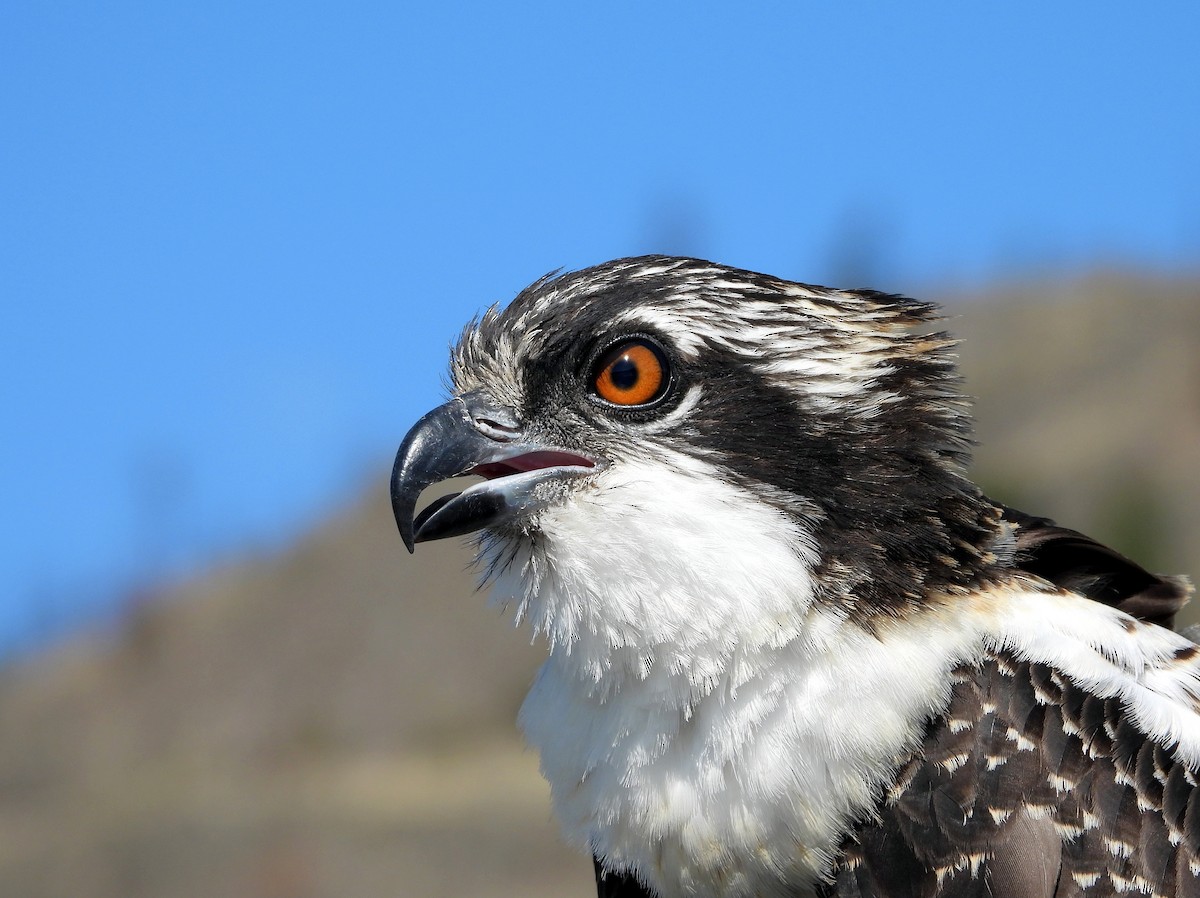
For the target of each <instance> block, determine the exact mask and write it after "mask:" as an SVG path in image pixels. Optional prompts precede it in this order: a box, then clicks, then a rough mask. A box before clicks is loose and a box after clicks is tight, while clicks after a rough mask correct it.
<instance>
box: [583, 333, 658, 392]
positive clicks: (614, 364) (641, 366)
mask: <svg viewBox="0 0 1200 898" xmlns="http://www.w3.org/2000/svg"><path fill="white" fill-rule="evenodd" d="M668 383H669V379H668V377H667V357H666V356H665V355H663V351H662V350H661V349H659V348H658V347H657V346H655V345H654V344H653V343H651V342H650V341H648V340H631V341H629V342H628V343H621V344H620V345H618V346H616V347H614V348H613V349H612V350H610V351H609V352H607V353H605V354H604V355H603V356H602V357H601V359H600V362H599V364H598V365H597V366H596V377H595V380H594V381H593V386H594V387H595V390H596V395H597V396H599V397H600V398H601V399H603V400H605V401H606V402H611V403H612V404H613V405H626V406H629V405H646V404H647V403H649V402H653V401H654V400H655V399H658V398H660V397H661V396H662V395H663V394H664V393H665V392H666V391H667V385H668Z"/></svg>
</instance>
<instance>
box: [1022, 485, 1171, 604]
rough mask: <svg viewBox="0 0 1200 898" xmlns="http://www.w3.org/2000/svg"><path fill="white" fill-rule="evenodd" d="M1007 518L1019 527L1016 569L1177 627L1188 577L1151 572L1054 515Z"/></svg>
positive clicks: (1024, 515)
mask: <svg viewBox="0 0 1200 898" xmlns="http://www.w3.org/2000/svg"><path fill="white" fill-rule="evenodd" d="M1004 520H1006V521H1008V522H1010V523H1012V524H1015V525H1016V537H1017V556H1016V564H1017V567H1019V568H1021V569H1022V570H1024V571H1028V572H1029V573H1031V574H1034V575H1036V576H1038V577H1041V578H1042V579H1044V580H1048V581H1050V582H1051V583H1053V584H1055V585H1056V586H1060V587H1062V588H1064V589H1069V590H1071V591H1073V592H1077V593H1079V594H1080V595H1085V596H1087V597H1088V598H1089V599H1094V600H1095V601H1097V602H1103V603H1104V604H1105V605H1112V606H1114V607H1116V608H1120V609H1121V610H1122V611H1124V612H1125V613H1127V614H1131V615H1133V616H1134V617H1136V618H1138V619H1139V620H1144V621H1147V622H1149V623H1153V624H1159V625H1160V626H1163V627H1173V626H1174V625H1175V615H1176V614H1177V613H1178V612H1179V610H1180V609H1181V608H1183V606H1184V605H1185V604H1186V603H1187V600H1188V597H1189V595H1190V594H1191V591H1192V589H1191V585H1190V584H1189V583H1188V582H1187V580H1186V579H1184V578H1182V577H1164V576H1158V575H1155V574H1151V573H1150V572H1149V571H1147V570H1146V569H1145V568H1143V567H1141V566H1140V565H1139V564H1137V563H1136V562H1134V561H1131V560H1130V559H1128V558H1126V557H1125V556H1124V555H1122V554H1121V553H1120V552H1117V551H1116V550H1114V549H1110V548H1109V547H1108V546H1105V545H1101V544H1100V543H1098V542H1096V541H1095V540H1094V539H1092V538H1091V537H1089V536H1085V535H1084V534H1082V533H1079V532H1078V531H1076V530H1070V529H1068V528H1066V527H1059V526H1058V525H1057V524H1056V523H1054V521H1052V520H1050V519H1049V518H1038V517H1034V516H1032V515H1027V514H1025V513H1024V512H1020V511H1017V510H1016V509H1013V508H1005V509H1004Z"/></svg>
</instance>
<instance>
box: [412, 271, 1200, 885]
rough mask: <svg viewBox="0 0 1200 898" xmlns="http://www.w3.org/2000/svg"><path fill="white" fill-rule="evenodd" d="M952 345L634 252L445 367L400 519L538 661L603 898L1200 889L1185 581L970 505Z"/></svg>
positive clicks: (931, 314) (1046, 526)
mask: <svg viewBox="0 0 1200 898" xmlns="http://www.w3.org/2000/svg"><path fill="white" fill-rule="evenodd" d="M942 321H943V319H942V317H941V313H940V310H939V309H938V307H937V306H935V305H934V304H930V303H925V302H920V301H917V300H914V299H909V298H906V297H903V296H899V295H892V294H887V293H881V292H876V291H871V290H840V289H833V288H826V287H819V286H810V285H805V284H801V283H797V282H792V281H788V280H785V279H781V278H777V277H772V276H770V275H766V274H761V273H756V272H751V271H746V270H742V269H738V268H732V267H727V266H723V265H719V264H716V263H713V262H709V261H705V260H702V259H691V258H677V257H668V256H641V257H636V258H627V259H618V260H615V261H611V262H607V263H604V264H601V265H597V266H594V267H590V268H584V269H581V270H578V271H569V272H555V273H552V274H550V275H547V276H545V277H543V278H541V279H539V280H537V281H536V282H534V283H533V284H532V285H531V286H529V287H528V288H526V289H525V290H523V291H522V292H521V293H520V294H519V295H517V296H516V297H515V299H513V300H512V301H511V302H510V303H509V304H508V305H507V306H506V307H504V308H500V307H497V306H493V307H491V308H489V309H487V310H486V311H485V312H483V313H482V314H481V315H479V316H477V317H476V318H475V319H474V320H472V321H471V322H470V323H469V324H468V325H467V327H466V328H465V330H464V331H463V332H462V334H461V337H460V338H459V339H458V341H457V343H456V344H455V345H454V346H453V347H452V350H451V359H450V381H449V390H450V396H449V400H448V401H447V402H446V403H445V404H443V405H441V406H439V407H438V408H436V409H434V410H433V411H431V412H429V413H428V414H427V415H425V416H424V417H422V418H421V419H420V420H419V421H418V422H417V423H416V424H415V425H414V426H413V427H412V429H411V430H410V431H409V432H408V434H407V435H406V436H405V437H404V438H403V441H402V442H401V444H400V447H399V450H398V452H397V455H396V460H395V464H394V467H393V470H392V478H391V484H390V487H391V498H392V505H393V511H394V513H395V517H396V522H397V525H398V527H399V530H400V535H401V537H402V539H403V541H404V543H405V545H406V547H407V548H408V550H409V552H412V551H413V549H414V545H415V543H418V542H425V541H429V540H437V539H443V538H448V537H455V536H464V535H471V536H472V538H473V539H474V540H475V547H476V552H477V556H478V561H479V563H480V566H481V568H480V569H481V571H482V572H483V573H482V577H483V580H484V581H485V582H487V583H488V584H490V586H491V589H492V591H493V598H494V600H495V601H498V602H499V603H500V604H501V605H503V606H505V607H507V608H509V609H511V610H512V612H513V615H514V617H515V618H516V619H517V620H518V621H523V622H525V623H526V624H528V625H529V626H531V627H532V630H533V631H534V633H535V634H537V636H538V637H540V638H541V640H542V641H543V642H544V644H545V646H546V655H545V661H544V663H543V665H542V667H541V668H540V670H539V672H538V673H537V675H536V677H535V679H534V681H533V683H532V686H531V687H530V690H529V693H528V695H527V697H526V698H525V701H524V703H523V705H522V707H521V710H520V712H519V716H518V723H519V725H520V727H521V729H522V730H523V733H524V736H525V738H526V740H527V741H528V743H529V744H530V745H531V746H532V747H533V748H534V749H536V751H537V752H538V754H539V758H540V767H541V772H542V774H543V776H544V777H545V778H546V779H547V780H548V782H549V785H550V795H551V802H552V805H553V810H554V814H555V816H556V818H557V820H558V823H559V825H560V827H561V830H562V832H563V835H564V836H565V838H566V840H567V841H568V842H569V843H571V844H573V845H575V846H577V847H578V848H579V849H581V850H582V851H584V852H587V853H588V854H590V855H591V857H592V859H593V864H594V868H595V878H596V887H597V894H598V896H599V898H684V896H693V898H699V896H705V898H717V896H720V898H748V896H755V898H783V896H811V898H869V896H878V898H884V896H886V898H893V896H895V898H899V896H913V898H918V896H920V898H965V896H1001V898H1055V896H1087V898H1092V896H1112V895H1124V894H1132V895H1153V896H1185V895H1186V896H1193V895H1200V795H1198V794H1197V789H1196V784H1197V779H1198V777H1200V648H1198V647H1197V645H1196V644H1195V643H1193V642H1192V641H1190V640H1189V639H1187V638H1185V637H1184V636H1182V635H1180V634H1178V633H1176V632H1174V631H1173V629H1172V626H1173V622H1174V616H1175V614H1176V613H1177V612H1178V611H1179V609H1180V608H1181V607H1182V606H1183V605H1184V603H1185V602H1186V601H1187V600H1188V597H1189V595H1190V593H1191V585H1190V583H1189V582H1188V580H1187V579H1186V578H1184V577H1169V576H1159V575H1154V574H1151V573H1149V572H1147V571H1146V570H1145V569H1143V568H1142V567H1141V566H1139V565H1138V564H1137V563H1135V562H1134V561H1132V560H1130V559H1128V558H1126V557H1124V556H1123V555H1121V554H1120V553H1118V552H1117V551H1115V550H1113V549H1111V548H1108V547H1106V546H1104V545H1102V544H1101V543H1099V542H1097V541H1095V540H1093V539H1091V538H1089V537H1087V536H1085V535H1083V534H1082V533H1079V532H1076V531H1074V530H1071V529H1069V528H1066V527H1061V526H1059V525H1058V524H1056V523H1055V522H1054V521H1052V520H1049V519H1047V518H1041V517H1036V516H1033V515H1029V514H1025V513H1022V512H1020V511H1017V510H1016V509H1012V508H1009V507H1006V506H1005V505H1004V504H1002V503H1000V502H996V501H993V500H991V499H989V498H988V497H987V496H986V495H985V494H984V493H983V491H982V490H981V489H980V488H979V487H978V486H977V485H976V484H975V483H974V482H973V481H972V480H971V479H970V475H969V464H970V456H971V449H972V446H973V435H972V433H973V431H972V427H973V423H972V416H971V411H970V404H969V401H968V399H967V398H966V396H965V395H964V392H963V385H962V379H961V376H960V375H959V373H958V370H957V366H956V361H955V351H956V350H955V346H956V342H955V340H954V339H953V338H952V337H951V336H950V335H949V334H948V333H947V332H946V331H945V330H944V325H943V324H942ZM462 475H474V476H476V477H477V478H480V479H477V480H476V481H475V482H473V483H471V484H470V485H469V486H468V487H467V488H466V489H464V490H462V491H461V492H459V493H455V494H451V495H449V496H444V497H442V498H439V499H436V500H434V501H433V502H431V503H429V504H428V505H427V506H426V507H425V508H423V509H422V510H421V511H420V512H419V513H418V512H417V505H418V504H419V502H420V496H421V494H422V491H423V490H425V489H426V488H427V487H429V486H431V485H433V484H436V483H440V482H441V481H443V480H446V479H449V478H451V477H457V476H462Z"/></svg>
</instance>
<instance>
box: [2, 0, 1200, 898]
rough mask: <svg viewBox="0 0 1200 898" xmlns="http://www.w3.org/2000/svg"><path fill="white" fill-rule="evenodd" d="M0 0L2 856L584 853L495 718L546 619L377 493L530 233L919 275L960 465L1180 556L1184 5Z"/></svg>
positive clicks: (171, 896) (1192, 444) (265, 895)
mask: <svg viewBox="0 0 1200 898" xmlns="http://www.w3.org/2000/svg"><path fill="white" fill-rule="evenodd" d="M2 21H3V24H2V25H0V116H2V121H3V128H2V130H0V302H2V303H3V306H2V308H3V319H2V321H0V366H2V367H0V375H2V376H0V399H2V400H3V406H2V407H3V409H4V418H5V421H6V427H5V429H4V439H3V441H2V442H0V489H2V490H3V496H4V501H3V514H2V515H0V528H3V529H2V530H0V895H19V896H31V898H35V896H95V898H109V896H112V898H117V896H122V898H126V896H133V898H137V896H147V898H149V896H154V898H176V896H179V898H183V896H199V895H203V896H215V895H230V896H247V898H285V896H286V898H308V896H339V898H340V896H378V895H397V896H410V895H411V896H436V898H440V896H446V898H450V896H455V898H471V896H483V895H488V896H493V895H525V896H535V898H537V896H547V898H549V896H567V898H570V896H581V898H582V896H586V895H589V894H593V891H592V886H591V885H590V877H591V872H590V864H589V863H588V861H587V859H586V858H583V857H581V856H579V855H576V854H574V853H572V852H571V851H570V850H569V849H567V848H566V847H564V846H563V845H562V844H561V843H560V842H559V840H558V836H557V833H556V830H555V828H554V826H553V824H552V821H551V819H550V814H549V807H548V800H547V795H546V790H545V787H544V786H543V784H542V782H541V780H540V779H539V777H538V776H537V771H536V759H535V758H533V757H532V756H531V755H530V754H529V753H528V752H525V751H524V750H523V749H522V748H521V743H520V740H519V738H518V736H517V733H516V731H515V726H514V716H515V713H516V708H517V706H518V704H519V702H520V699H521V696H522V694H523V692H524V690H525V688H526V686H527V685H528V682H529V680H530V677H531V676H532V672H533V670H534V669H535V667H536V664H537V662H538V659H539V657H540V648H539V647H537V646H530V645H528V637H527V636H526V634H525V633H523V632H520V631H515V630H514V629H513V628H512V627H511V625H510V623H509V622H508V621H507V620H506V619H504V618H503V617H502V616H501V615H500V613H499V612H498V611H496V610H493V609H488V608H486V607H485V600H484V597H483V596H481V595H480V594H478V593H476V592H474V590H473V582H474V580H473V575H472V574H471V573H470V571H469V570H468V565H469V557H468V555H467V553H466V550H465V548H464V547H462V546H458V545H452V544H450V543H437V544H431V545H428V546H423V547H422V548H421V551H420V552H419V553H418V554H417V555H416V556H415V557H414V558H409V557H408V556H407V555H406V554H405V553H404V551H403V548H402V546H401V545H400V542H399V539H398V537H397V536H396V534H395V530H394V524H393V522H392V520H391V514H390V511H389V509H388V506H387V498H386V480H387V475H388V472H389V470H390V466H391V455H392V453H393V452H394V450H395V447H396V445H397V443H398V442H399V440H400V438H401V437H402V436H403V434H404V432H405V431H406V430H407V428H408V427H409V425H410V424H411V423H413V422H414V421H415V420H416V418H417V417H418V416H419V415H420V414H421V413H422V412H423V411H425V410H427V409H428V408H429V407H431V406H432V405H434V404H436V403H437V402H438V401H439V396H440V379H441V376H442V372H443V371H444V369H445V350H446V345H447V343H448V342H449V341H450V340H452V339H453V338H454V336H455V335H456V334H457V332H458V330H459V329H460V328H461V326H462V325H463V323H464V322H465V321H466V320H467V319H468V318H469V317H470V316H471V315H472V314H474V313H475V312H476V311H478V310H480V309H481V308H483V307H485V306H486V305H488V304H490V303H492V302H498V301H505V300H507V299H509V298H511V296H512V295H514V294H515V293H516V291H517V290H519V289H520V288H521V287H522V286H524V285H525V284H526V283H528V282H529V281H531V280H533V279H534V278H536V277H537V276H539V275H541V274H543V273H544V272H546V271H548V270H551V269H554V268H558V267H566V268H577V267H581V266H584V265H588V264H592V263H595V262H599V261H602V260H605V259H608V258H612V257H616V256H621V255H630V254H636V253H644V252H673V253H685V254H692V255H699V256H704V257H708V258H713V259H716V260H719V261H722V262H726V263H729V264H733V265H738V266H742V267H747V268H752V269H757V270H762V271H768V272H771V273H773V274H778V275H781V276H785V277H791V278H795V279H798V280H805V281H809V282H814V283H826V284H835V285H840V286H870V287H875V288H878V289H883V290H888V291H892V292H902V293H907V294H910V295H915V296H919V297H921V298H928V299H935V300H938V301H941V302H943V303H945V304H946V306H947V311H948V314H949V315H950V322H949V326H950V328H951V329H952V330H954V331H955V332H957V333H958V334H960V335H961V336H962V337H963V338H964V343H963V347H962V351H961V355H962V361H963V367H964V371H965V373H966V376H967V383H968V390H969V392H970V393H972V394H973V395H974V396H975V397H977V412H978V435H979V438H980V442H981V446H980V449H979V452H978V454H977V473H978V477H979V479H980V480H981V482H983V483H984V484H985V485H986V486H987V487H988V488H989V490H990V491H991V492H992V493H993V494H994V495H995V496H996V497H997V498H1000V499H1003V500H1005V501H1007V502H1009V503H1010V504H1013V505H1016V506H1018V507H1020V508H1023V509H1025V510H1027V511H1030V512H1034V513H1039V514H1045V515H1049V516H1052V517H1055V518H1058V519H1059V520H1060V521H1061V522H1063V523H1065V524H1068V525H1070V526H1073V527H1076V528H1078V529H1081V530H1084V531H1086V532H1089V533H1091V534H1093V535H1095V536H1097V537H1099V538H1101V539H1102V540H1105V541H1107V542H1109V543H1111V544H1113V545H1115V546H1116V547H1117V548H1119V549H1121V550H1123V551H1125V552H1127V553H1128V554H1131V555H1133V556H1134V557H1136V558H1138V559H1139V560H1141V561H1142V562H1144V563H1145V564H1146V565H1147V566H1149V567H1151V568H1152V569H1155V570H1158V571H1162V572H1168V573H1191V574H1193V576H1196V575H1200V476H1198V475H1197V470H1198V463H1200V353H1198V349H1200V165H1197V163H1196V160H1197V159H1200V108H1198V107H1200V62H1198V61H1197V54H1196V53H1195V47H1196V45H1197V39H1198V38H1200V12H1198V11H1197V10H1196V8H1195V7H1193V6H1191V5H1189V4H1185V3H1174V4H1172V3H1166V4H1156V5H1155V7H1154V12H1153V14H1152V15H1151V14H1149V13H1147V12H1144V11H1142V10H1141V9H1136V8H1134V7H1132V6H1129V5H1127V4H1116V3H1100V4H1096V3H1092V4H1086V5H1085V4H1082V3H1064V4H1055V5H1053V6H1052V7H1047V6H1046V5H1033V4H1017V5H1010V6H1009V7H1007V8H1005V9H1003V10H999V9H984V8H970V9H968V8H961V7H960V6H958V5H954V4H949V3H930V4H923V5H922V6H921V7H920V8H919V9H915V8H914V9H909V8H900V7H883V6H874V5H872V6H868V5H866V4H841V5H838V6H837V7H836V8H834V7H833V6H831V5H830V6H825V5H822V6H819V7H818V6H817V5H815V4H794V5H782V4H757V5H752V6H750V5H743V6H739V7H737V8H736V9H735V8H734V7H733V6H732V5H730V6H728V7H721V6H717V5H706V4H682V3H661V4H654V5H634V4H622V3H617V4H607V5H604V6H591V7H582V6H580V7H574V6H565V5H562V4H551V3H530V4H523V5H520V6H515V7H514V6H495V5H485V4H453V3H452V4H443V5H440V6H436V7H435V6H434V5H431V4H427V5H425V6H424V7H421V8H414V7H410V6H407V5H385V4H378V3H365V4H342V5H338V6H337V7H336V8H335V7H334V6H332V5H330V6H327V7H322V6H320V5H316V4H300V5H294V4H293V5H278V4H268V3H264V2H261V0H251V2H241V3H236V4H234V3H222V2H218V3H208V4H204V5H203V6H191V7H188V6H183V5H171V6H167V5H158V6H148V5H142V4H133V3H124V2H117V3H112V4H106V5H103V6H97V5H91V4H83V3H64V4H56V5H50V4H24V5H17V6H14V7H13V8H11V9H9V10H7V11H6V13H5V16H4V17H3V20H2ZM1196 620H1200V615H1198V614H1197V613H1196V611H1195V610H1194V609H1193V610H1191V611H1190V612H1189V617H1188V619H1187V621H1185V622H1188V621H1192V622H1194V621H1196Z"/></svg>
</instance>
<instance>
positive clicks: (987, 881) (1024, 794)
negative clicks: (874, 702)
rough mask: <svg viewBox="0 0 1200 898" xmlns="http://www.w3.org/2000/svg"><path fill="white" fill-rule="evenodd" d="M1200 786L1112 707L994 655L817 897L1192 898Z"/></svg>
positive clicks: (1199, 843) (967, 678) (960, 682)
mask: <svg viewBox="0 0 1200 898" xmlns="http://www.w3.org/2000/svg"><path fill="white" fill-rule="evenodd" d="M1195 787H1196V777H1195V775H1194V773H1193V771H1191V770H1189V769H1188V768H1187V767H1185V766H1184V765H1183V764H1182V763H1181V762H1179V761H1176V760H1175V758H1174V757H1173V755H1172V752H1171V746H1166V745H1161V744H1158V743H1156V742H1155V741H1154V740H1152V739H1150V738H1149V737H1147V736H1145V735H1144V734H1142V733H1141V732H1140V731H1139V730H1138V729H1137V728H1136V727H1134V726H1133V725H1132V723H1131V722H1130V720H1129V719H1128V716H1127V715H1126V713H1125V711H1124V709H1123V708H1122V707H1121V706H1120V703H1119V702H1117V701H1116V700H1115V699H1109V700H1104V699H1099V698H1096V697H1095V696H1092V695H1089V694H1088V693H1086V692H1085V691H1084V690H1082V689H1080V688H1078V687H1077V686H1075V685H1074V684H1073V683H1072V682H1070V680H1069V679H1067V678H1066V677H1064V676H1063V675H1061V674H1059V673H1058V672H1057V671H1055V670H1052V669H1050V668H1048V667H1046V666H1044V665H1038V664H1030V663H1027V662H1021V661H1017V660H1016V659H1014V658H1012V657H1010V656H1008V655H1004V654H997V655H995V656H993V657H992V658H990V659H989V660H988V661H987V662H986V663H984V664H983V665H982V666H981V667H979V668H964V669H961V670H960V671H958V672H957V681H956V684H955V687H954V692H953V696H952V699H951V705H950V709H949V712H948V713H947V715H946V716H945V717H944V718H942V719H940V720H939V721H937V722H936V723H935V724H934V725H932V726H931V727H930V730H929V732H928V734H927V736H926V739H925V743H924V745H923V746H922V749H921V751H920V752H918V753H917V754H916V756H914V758H913V759H912V761H910V763H909V764H908V766H907V767H906V768H905V770H904V771H903V774H902V776H901V777H900V780H899V783H898V784H897V786H896V788H895V789H894V790H893V792H892V794H891V795H890V796H888V797H887V799H886V800H885V801H884V802H883V803H882V804H881V806H880V807H879V808H878V816H877V817H876V818H874V819H872V820H868V821H864V822H863V823H862V824H860V825H859V826H858V827H856V828H855V829H854V831H853V832H852V834H851V836H850V837H849V838H848V839H847V842H846V845H845V853H844V854H843V856H842V858H841V860H840V861H839V863H838V867H837V869H836V871H835V874H836V876H835V880H834V882H833V884H832V885H831V886H829V887H828V888H827V889H826V891H825V892H824V895H825V896H829V898H832V896H836V898H850V896H854V898H899V896H906V898H968V896H972V898H973V896H980V898H982V896H1004V898H1099V896H1112V895H1117V894H1123V893H1127V892H1128V893H1131V894H1143V895H1158V896H1163V898H1172V896H1196V895H1200V876H1198V873H1200V866H1197V864H1198V861H1200V793H1198V791H1197V790H1196V788H1195ZM897 870H901V871H904V874H903V875H900V876H897V875H894V873H895V871H897Z"/></svg>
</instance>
